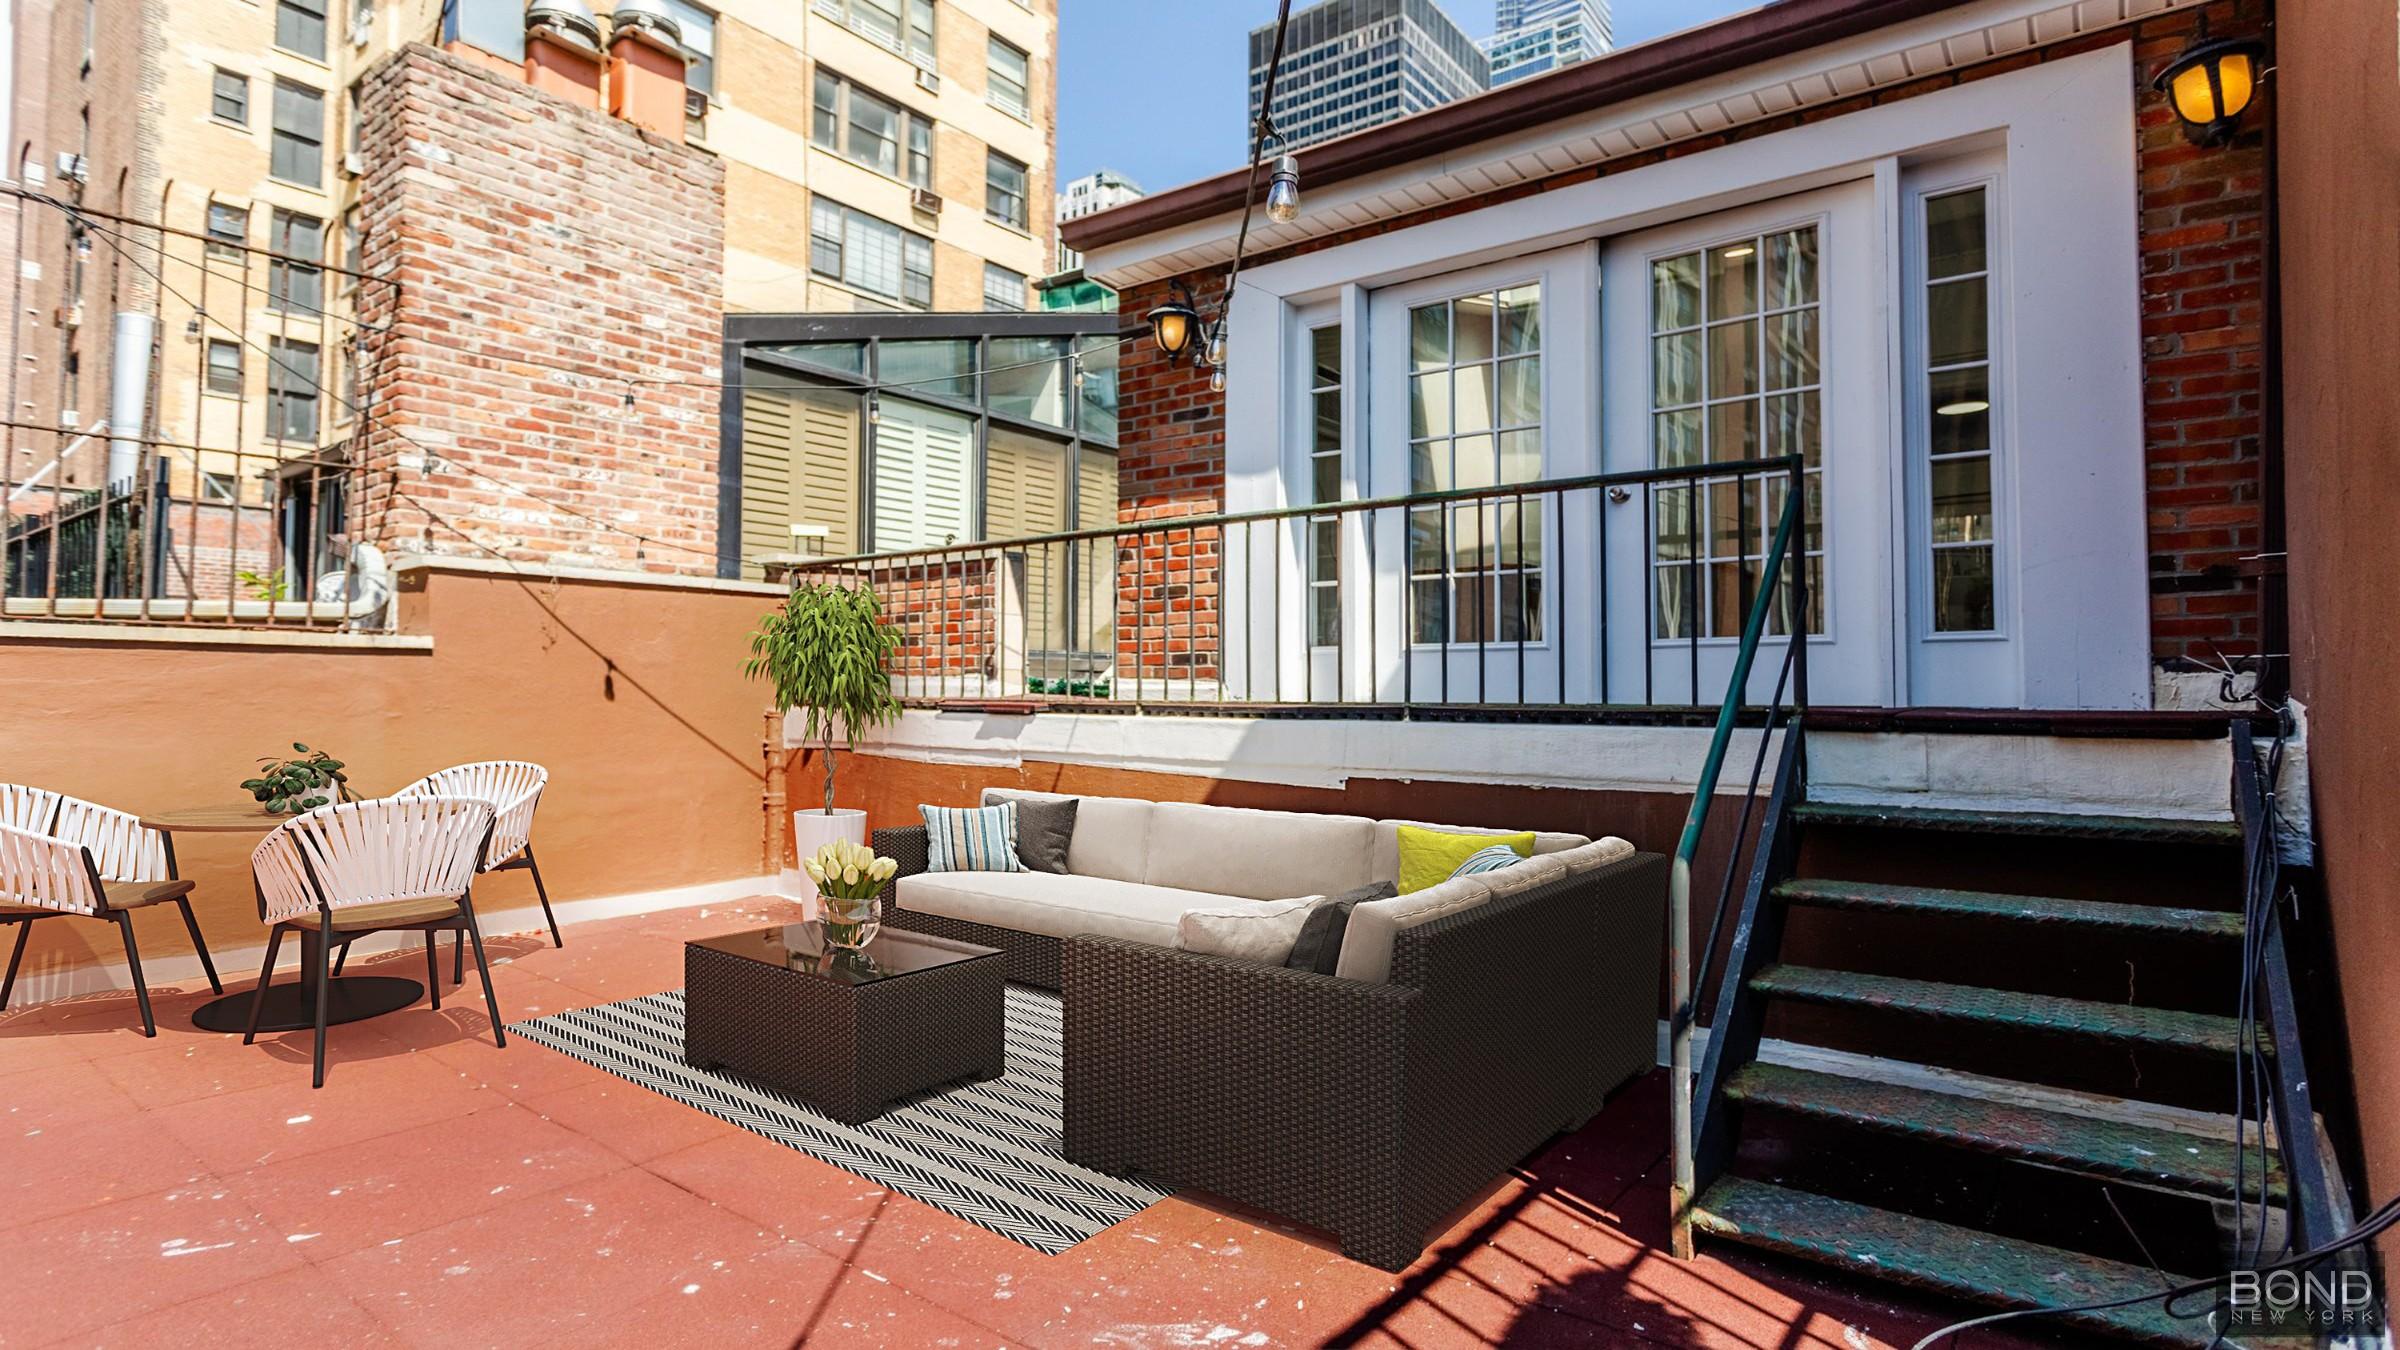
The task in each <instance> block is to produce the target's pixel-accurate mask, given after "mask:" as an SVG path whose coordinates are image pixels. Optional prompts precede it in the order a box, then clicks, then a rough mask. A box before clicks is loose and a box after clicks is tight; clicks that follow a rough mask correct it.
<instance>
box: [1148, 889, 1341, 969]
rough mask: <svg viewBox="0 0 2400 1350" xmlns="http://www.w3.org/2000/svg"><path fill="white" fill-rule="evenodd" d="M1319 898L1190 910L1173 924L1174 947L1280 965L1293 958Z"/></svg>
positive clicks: (1244, 902) (1320, 901)
mask: <svg viewBox="0 0 2400 1350" xmlns="http://www.w3.org/2000/svg"><path fill="white" fill-rule="evenodd" d="M1324 903H1325V897H1324V896H1321V895H1305V896H1302V897H1300V898H1299V899H1297V900H1255V901H1253V900H1234V901H1230V902H1228V903H1226V904H1222V905H1216V906H1213V907H1211V908H1208V909H1187V910H1185V911H1184V912H1183V918H1182V919H1181V920H1179V921H1177V923H1176V925H1175V945H1176V946H1177V947H1179V948H1181V949H1183V950H1184V951H1187V952H1199V953H1201V954H1202V955H1204V956H1231V957H1237V958H1239V959H1241V960H1244V961H1263V962H1265V963H1266V964H1268V965H1270V966H1280V965H1282V964H1283V963H1284V962H1285V961H1286V960H1288V959H1290V957H1291V954H1292V945H1293V944H1294V943H1296V942H1298V941H1299V940H1300V930H1301V929H1303V928H1305V927H1307V926H1308V915H1309V911H1310V910H1313V909H1315V908H1316V907H1317V906H1319V905H1321V904H1324Z"/></svg>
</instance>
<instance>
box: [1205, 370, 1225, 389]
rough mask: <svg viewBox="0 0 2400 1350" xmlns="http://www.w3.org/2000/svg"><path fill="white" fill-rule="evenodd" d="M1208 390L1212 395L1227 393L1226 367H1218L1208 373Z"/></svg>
mask: <svg viewBox="0 0 2400 1350" xmlns="http://www.w3.org/2000/svg"><path fill="white" fill-rule="evenodd" d="M1208 390H1209V392H1210V393H1212V394H1222V393H1224V392H1225V367H1223V366H1218V367H1216V368H1214V369H1212V370H1210V371H1209V372H1208Z"/></svg>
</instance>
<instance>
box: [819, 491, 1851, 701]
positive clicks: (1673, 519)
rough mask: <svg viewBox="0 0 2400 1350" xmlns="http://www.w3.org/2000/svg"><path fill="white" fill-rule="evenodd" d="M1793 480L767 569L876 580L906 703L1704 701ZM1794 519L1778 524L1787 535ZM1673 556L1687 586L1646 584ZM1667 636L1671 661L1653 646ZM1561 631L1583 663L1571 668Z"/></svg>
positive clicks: (1039, 540)
mask: <svg viewBox="0 0 2400 1350" xmlns="http://www.w3.org/2000/svg"><path fill="white" fill-rule="evenodd" d="M1803 485H1804V478H1803V466H1802V462H1801V460H1800V459H1799V458H1798V457H1796V456H1778V457H1774V458H1769V459H1751V460H1729V461H1720V462H1715V463H1708V464H1696V465H1685V466H1673V467H1666V468H1651V469H1639V470H1629V471H1623V472H1614V473H1599V474H1586V475H1580V476H1576V477H1569V478H1553V479H1543V480H1539V481H1533V482H1523V483H1502V484H1494V485H1489V486H1480V487H1464V488H1454V489H1448V490H1442V491H1432V492H1417V493H1408V494H1404V495H1393V496H1383V497H1369V498H1360V499H1355V500H1349V501H1340V502H1326V503H1319V504H1309V505H1299V506H1289V507H1280V508H1274V509H1268V510H1258V511H1242V512H1208V513H1204V514H1203V513H1194V514H1188V515H1161V516H1157V517H1154V518H1150V519H1143V520H1132V521H1124V522H1120V523H1117V524H1112V525H1106V526H1096V527H1091V528H1083V529H1072V530H1054V531H1048V532H1044V533H1038V534H1027V535H1022V536H1016V537H1010V538H1005V539H997V540H977V541H968V542H959V543H946V544H942V545H937V546H932V547H924V548H910V549H899V550H890V551H883V552H873V553H863V554H852V555H845V556H839V557H827V558H808V559H804V560H795V561H788V562H778V563H776V564H775V569H776V571H778V572H780V573H784V574H788V575H789V576H790V577H791V579H793V580H794V581H801V580H806V579H811V578H827V579H841V580H847V581H854V582H865V583H867V584H873V585H875V586H876V587H878V589H881V590H884V591H885V592H886V599H887V602H888V608H889V609H890V611H891V612H892V613H894V615H895V616H896V617H897V618H898V619H899V621H900V622H902V624H903V625H904V627H906V628H908V629H909V630H910V632H911V641H910V643H909V644H908V645H907V646H904V648H903V650H902V652H901V653H900V654H899V656H898V658H897V660H896V662H895V669H894V674H895V677H896V683H897V684H898V686H899V688H900V691H901V693H902V695H903V697H904V698H906V699H908V700H910V701H914V702H919V703H928V702H930V703H939V702H946V701H954V700H969V701H991V700H994V699H999V700H1008V701H1015V700H1019V699H1024V698H1027V697H1040V698H1044V699H1048V700H1051V701H1054V702H1066V703H1083V704H1091V703H1108V704H1132V705H1134V706H1136V707H1150V706H1178V707H1182V706H1190V705H1192V704H1196V703H1214V704H1219V705H1223V704H1240V705H1252V706H1255V705H1265V704H1274V705H1295V704H1299V705H1310V706H1321V705H1340V704H1349V705H1352V706H1358V705H1365V704H1377V705H1384V706H1395V705H1396V706H1398V707H1400V708H1403V709H1407V708H1415V707H1427V708H1432V707H1455V706H1475V707H1498V706H1506V707H1516V708H1551V707H1556V708H1576V709H1587V710H1589V709H1624V708H1644V709H1661V708H1675V709H1686V710H1697V709H1701V708H1708V709H1712V710H1713V708H1714V707H1715V705H1716V703H1717V702H1718V693H1719V690H1717V689H1716V688H1715V687H1714V684H1713V679H1714V675H1715V673H1716V670H1715V667H1717V666H1719V665H1721V662H1720V661H1719V660H1717V659H1711V660H1710V661H1709V662H1707V663H1706V664H1707V665H1709V666H1710V667H1711V669H1709V670H1704V669H1703V666H1704V662H1703V653H1704V652H1707V651H1708V650H1710V649H1712V648H1724V649H1725V651H1726V653H1727V654H1728V655H1730V653H1731V651H1732V649H1733V648H1734V647H1735V645H1736V635H1735V634H1734V633H1733V632H1731V631H1726V630H1729V628H1730V616H1731V615H1732V614H1734V613H1744V612H1748V611H1749V610H1750V609H1752V608H1754V606H1753V604H1752V601H1753V600H1754V598H1755V596H1756V595H1757V594H1761V593H1764V589H1765V588H1766V587H1767V586H1768V585H1769V583H1763V582H1762V581H1761V579H1760V576H1759V573H1760V571H1762V570H1764V569H1766V568H1767V567H1768V566H1769V560H1768V555H1769V554H1770V553H1771V552H1773V551H1774V550H1775V549H1779V548H1782V547H1784V546H1785V545H1784V544H1782V543H1777V544H1774V545H1767V544H1765V543H1763V541H1762V538H1761V537H1762V536H1763V535H1764V534H1765V533H1766V527H1767V525H1768V524H1769V522H1770V517H1769V515H1768V512H1769V511H1770V510H1771V509H1774V508H1775V505H1776V504H1775V503H1774V501H1773V496H1774V494H1775V493H1776V492H1781V491H1786V490H1787V489H1788V490H1789V491H1790V493H1791V494H1792V496H1793V500H1794V501H1799V500H1802V499H1803V493H1802V489H1803ZM1712 494H1728V495H1723V496H1712ZM1637 495H1638V496H1639V497H1640V498H1641V508H1640V509H1641V513H1642V522H1641V525H1640V527H1639V529H1638V534H1639V538H1640V544H1641V551H1642V557H1641V560H1640V568H1641V579H1640V582H1639V587H1638V589H1639V593H1640V598H1639V604H1638V606H1636V605H1633V604H1630V603H1629V599H1628V597H1629V596H1631V594H1632V590H1631V589H1630V588H1627V589H1624V590H1622V591H1616V588H1618V587H1619V586H1620V583H1621V581H1622V580H1623V579H1622V578H1619V577H1618V576H1616V575H1615V573H1616V572H1617V571H1618V569H1619V568H1621V567H1622V566H1624V565H1625V559H1624V558H1622V557H1619V556H1614V553H1613V551H1612V547H1611V536H1612V534H1619V533H1620V532H1621V531H1623V530H1624V529H1625V528H1626V527H1625V526H1624V525H1623V524H1618V525H1616V526H1614V527H1612V525H1611V523H1610V515H1611V510H1612V508H1613V507H1616V506H1621V505H1623V504H1625V503H1627V502H1629V501H1632V500H1633V499H1634V498H1635V497H1636V496H1637ZM1712 502H1713V503H1714V505H1713V507H1712ZM1670 508H1671V509H1670ZM1704 530H1705V531H1707V534H1706V536H1705V537H1704V534H1703V531H1704ZM1262 535H1263V536H1265V537H1264V538H1262V537H1261V536H1262ZM1798 538H1799V534H1798V532H1797V527H1795V534H1794V536H1793V542H1792V544H1791V547H1793V548H1795V549H1797V548H1800V547H1801V545H1800V544H1799V543H1798V542H1797V541H1798ZM1395 547H1396V548H1398V549H1399V550H1400V553H1401V557H1400V565H1399V566H1398V567H1397V568H1394V567H1392V566H1390V565H1389V564H1388V562H1387V563H1386V565H1385V566H1383V567H1380V568H1379V567H1378V566H1377V562H1378V558H1377V555H1378V554H1385V555H1388V554H1389V553H1390V552H1391V551H1392V550H1393V549H1394V548H1395ZM1623 547H1625V541H1624V540H1623V539H1622V537H1620V538H1619V541H1618V544H1617V548H1618V549H1622V548H1623ZM1362 568H1363V571H1362ZM1668 570H1674V571H1676V573H1677V576H1676V578H1674V580H1677V581H1680V583H1681V584H1680V587H1679V588H1674V587H1670V588H1669V590H1667V591H1662V590H1661V580H1660V573H1661V572H1662V571H1668ZM1794 570H1795V572H1797V571H1803V570H1805V569H1794ZM1712 573H1713V574H1715V579H1714V580H1710V579H1709V578H1710V574H1712ZM1362 575H1363V576H1364V578H1365V581H1364V582H1363V583H1362V582H1361V581H1360V580H1359V578H1360V577H1361V576H1362ZM1395 575H1396V576H1397V578H1398V580H1397V586H1398V589H1397V590H1396V591H1395V590H1394V588H1393V583H1394V577H1395ZM1712 586H1713V587H1716V588H1718V593H1717V595H1716V598H1715V599H1716V602H1715V603H1714V604H1712V605H1710V606H1709V608H1708V612H1707V613H1705V614H1704V613H1703V611H1702V600H1701V596H1702V594H1703V593H1704V591H1705V590H1706V589H1707V588H1709V587H1712ZM1587 587H1589V588H1590V589H1589V590H1588V591H1587V590H1586V588H1587ZM1612 591H1614V592H1616V593H1614V595H1613V599H1612ZM1595 595H1596V596H1597V597H1598V598H1597V600H1596V601H1595V600H1594V599H1593V598H1592V597H1593V596H1595ZM1295 603H1296V604H1298V605H1299V606H1300V610H1299V612H1298V613H1296V614H1295V613H1290V612H1287V607H1288V606H1290V605H1293V604H1295ZM1737 606H1738V608H1737ZM1637 607H1638V609H1639V610H1640V619H1639V625H1640V626H1641V627H1642V628H1643V630H1644V641H1643V643H1642V644H1641V651H1642V657H1641V660H1640V662H1639V665H1640V671H1639V673H1638V678H1636V677H1635V674H1634V672H1632V671H1631V670H1630V669H1627V668H1624V667H1625V666H1626V663H1627V661H1628V660H1629V658H1628V657H1626V654H1625V652H1624V651H1622V650H1620V651H1616V652H1612V650H1611V646H1612V644H1611V643H1610V641H1609V638H1610V629H1611V627H1612V623H1623V622H1624V621H1625V616H1624V615H1623V614H1622V613H1614V612H1612V611H1623V610H1626V609H1629V608H1637ZM1395 611H1396V612H1395ZM1797 612H1805V610H1802V611H1797ZM1294 619H1297V620H1298V621H1299V622H1298V629H1297V639H1298V640H1297V642H1296V643H1295V641H1294V625H1293V620H1294ZM1586 623H1589V624H1591V625H1593V627H1592V628H1591V629H1585V628H1583V627H1582V625H1584V624H1586ZM1712 628H1714V629H1717V630H1719V631H1713V632H1712V631H1710V630H1711V629H1712ZM1395 634H1396V635H1397V636H1398V639H1399V641H1398V643H1397V646H1398V649H1399V650H1400V651H1401V652H1402V653H1403V656H1402V658H1401V659H1399V660H1398V661H1397V663H1396V668H1395V663H1394V662H1392V661H1391V659H1390V653H1391V651H1392V649H1393V645H1394V644H1393V642H1392V639H1393V637H1394V635H1395ZM1379 639H1381V642H1380V643H1379ZM1578 643H1580V644H1582V645H1581V646H1580V647H1578V646H1577V645H1576V644H1578ZM1616 645H1617V646H1619V647H1620V648H1621V647H1623V644H1622V643H1621V642H1620V643H1618V644H1616ZM1756 645H1757V643H1756V640H1755V639H1754V640H1752V641H1751V642H1750V643H1749V644H1748V648H1749V650H1750V651H1752V652H1753V653H1754V652H1755V650H1756ZM1295 646H1296V647H1297V648H1298V651H1297V652H1295V650H1294V648H1295ZM1362 651H1364V652H1367V653H1370V655H1368V656H1365V657H1363V658H1362V656H1361V652H1362ZM1666 651H1672V652H1674V653H1675V656H1674V658H1673V659H1674V662H1675V664H1674V665H1673V666H1669V665H1668V664H1667V661H1668V658H1666V657H1664V656H1660V655H1658V654H1657V653H1660V652H1666ZM1571 652H1574V653H1582V654H1588V655H1592V656H1593V657H1594V661H1595V663H1594V664H1593V665H1591V666H1590V667H1588V668H1571V666H1570V660H1569V657H1570V653H1571ZM1545 663H1546V664H1545ZM1612 668H1615V669H1612ZM1637 685H1638V689H1637V688H1636V687H1635V686H1637ZM1620 686H1622V687H1620ZM1295 695H1296V697H1295Z"/></svg>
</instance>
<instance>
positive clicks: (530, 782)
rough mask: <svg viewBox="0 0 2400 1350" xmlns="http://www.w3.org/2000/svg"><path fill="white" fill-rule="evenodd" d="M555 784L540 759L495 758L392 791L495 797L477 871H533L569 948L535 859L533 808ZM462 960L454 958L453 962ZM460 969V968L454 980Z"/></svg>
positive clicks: (561, 941) (537, 892)
mask: <svg viewBox="0 0 2400 1350" xmlns="http://www.w3.org/2000/svg"><path fill="white" fill-rule="evenodd" d="M549 784H550V771H549V770H548V769H545V768H543V767H542V766H541V765H539V764H529V763H527V762H525V761H524V760H521V759H491V760H484V761H481V762H479V763H475V764H458V765H453V766H451V767H450V768H447V769H441V770H438V771H436V772H433V773H429V774H427V775H425V776H424V777H423V778H420V779H418V780H417V781H415V782H413V783H411V784H409V785H408V786H407V787H404V788H402V789H400V790H399V791H398V792H395V793H393V794H392V795H393V796H395V797H419V796H441V797H473V798H475V799H477V800H478V801H486V802H490V803H491V804H492V812H493V820H492V842H491V844H490V845H489V846H488V847H486V848H485V849H484V851H483V859H482V861H481V862H479V863H478V864H477V865H476V867H475V870H476V871H477V872H511V871H515V870H516V869H518V868H520V867H521V868H524V869H525V870H527V871H529V872H531V873H533V894H534V897H535V898H536V899H538V900H540V901H541V902H542V919H543V921H544V922H546V923H548V924H549V925H550V945H552V946H554V947H564V946H566V945H567V943H566V939H565V938H562V937H560V936H559V933H558V916H557V915H555V914H553V913H551V912H550V891H549V888H548V887H545V886H544V885H542V869H541V867H540V865H538V864H537V863H535V862H534V860H533V811H534V808H535V807H537V806H539V805H541V802H542V789H543V788H545V787H547V786H549ZM456 964H457V963H456V961H455V960H454V961H453V966H454V967H455V966H456ZM460 973H463V972H459V971H456V970H455V969H454V973H453V975H452V979H453V980H456V979H457V978H458V977H459V974H460Z"/></svg>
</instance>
